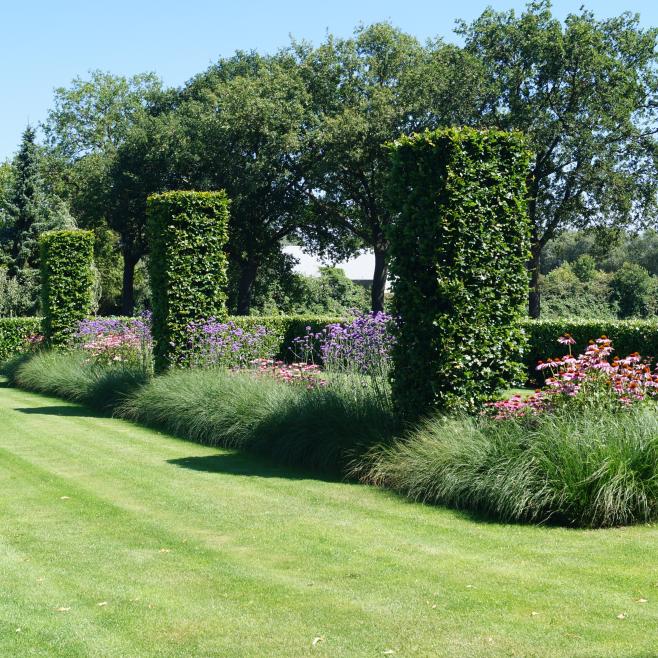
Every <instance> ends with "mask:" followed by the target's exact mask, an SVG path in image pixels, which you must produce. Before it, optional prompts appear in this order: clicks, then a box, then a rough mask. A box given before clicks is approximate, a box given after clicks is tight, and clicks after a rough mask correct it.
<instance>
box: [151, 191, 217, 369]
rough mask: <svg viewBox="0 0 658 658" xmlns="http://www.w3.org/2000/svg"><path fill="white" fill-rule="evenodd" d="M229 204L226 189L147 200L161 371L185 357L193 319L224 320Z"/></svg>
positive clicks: (157, 358)
mask: <svg viewBox="0 0 658 658" xmlns="http://www.w3.org/2000/svg"><path fill="white" fill-rule="evenodd" d="M228 206H229V201H228V198H227V197H226V194H225V193H224V192H223V191H222V192H166V193H164V194H154V195H152V196H150V197H149V198H148V201H147V213H148V222H147V231H148V237H149V244H150V247H151V254H150V258H149V275H150V280H151V291H152V301H153V339H154V358H155V368H156V370H157V371H162V370H164V369H166V368H168V367H169V366H171V365H173V364H175V363H180V362H181V360H184V357H185V354H186V348H187V326H188V324H189V323H190V322H198V321H200V320H206V319H208V318H219V319H224V318H226V285H227V278H226V268H227V257H226V253H225V250H224V248H225V246H226V242H227V239H228V218H229V213H228Z"/></svg>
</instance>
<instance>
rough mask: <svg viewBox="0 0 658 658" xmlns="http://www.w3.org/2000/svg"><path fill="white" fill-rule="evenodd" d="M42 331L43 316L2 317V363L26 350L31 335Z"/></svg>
mask: <svg viewBox="0 0 658 658" xmlns="http://www.w3.org/2000/svg"><path fill="white" fill-rule="evenodd" d="M40 332H41V318H0V363H2V362H3V361H5V360H6V359H8V358H10V357H12V356H15V355H17V354H21V353H22V352H25V351H26V350H27V347H28V343H27V340H28V338H29V337H30V336H33V335H34V334H38V333H40Z"/></svg>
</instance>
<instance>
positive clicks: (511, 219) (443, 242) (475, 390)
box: [389, 128, 530, 419]
mask: <svg viewBox="0 0 658 658" xmlns="http://www.w3.org/2000/svg"><path fill="white" fill-rule="evenodd" d="M389 148H390V149H391V157H392V169H391V176H390V183H389V184H390V199H391V203H392V206H393V209H394V210H395V211H396V212H397V213H398V216H397V219H396V221H395V222H394V224H393V226H392V229H391V233H390V243H391V264H390V269H391V274H392V278H393V292H394V305H395V313H396V315H397V316H398V318H399V326H398V329H397V332H398V336H397V345H396V347H395V349H394V354H393V363H394V368H393V376H392V377H393V379H392V385H393V395H394V399H395V401H396V403H397V405H398V408H399V411H400V412H401V413H402V415H403V416H405V417H406V418H408V419H414V418H418V417H420V416H423V415H425V414H426V413H429V412H431V411H432V410H433V409H438V410H441V411H445V410H450V409H467V410H471V409H474V408H477V406H478V405H479V404H481V403H482V401H483V400H484V399H485V398H487V397H488V396H490V395H491V394H492V393H494V392H495V390H496V389H497V388H499V387H503V386H505V385H507V384H508V383H509V382H510V381H512V380H513V379H514V378H516V377H520V376H521V374H522V368H521V366H520V364H519V361H520V357H521V352H522V348H523V344H524V335H523V331H522V330H521V329H520V328H519V323H518V321H519V319H520V318H521V317H522V316H523V313H524V310H523V308H524V303H525V299H526V295H527V291H528V275H527V272H526V261H527V259H528V255H529V233H530V228H529V223H528V218H527V215H526V183H525V181H526V175H527V172H528V170H529V158H530V154H529V153H528V151H527V149H526V145H525V141H524V139H523V137H522V135H520V134H518V133H508V132H502V131H478V130H474V129H470V128H461V129H456V128H450V129H442V130H437V131H433V132H425V133H422V134H415V135H411V136H409V137H402V138H400V139H399V140H397V141H396V142H394V143H393V144H390V145H389Z"/></svg>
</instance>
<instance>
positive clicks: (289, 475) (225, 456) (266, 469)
mask: <svg viewBox="0 0 658 658" xmlns="http://www.w3.org/2000/svg"><path fill="white" fill-rule="evenodd" d="M167 463H169V464H173V465H174V466H178V467H179V468H187V469H190V470H192V471H201V472H204V473H224V474H226V475H242V476H247V477H261V478H282V479H286V480H320V481H321V482H334V483H336V482H341V483H349V482H347V481H345V480H344V479H342V478H340V477H332V476H331V475H326V474H322V473H318V472H315V471H307V470H303V469H298V468H292V467H286V466H278V465H277V464H273V463H272V462H270V461H268V460H267V459H266V458H261V457H258V456H254V455H249V454H242V453H239V452H226V453H219V454H216V455H207V456H204V457H181V458H180V459H169V460H167Z"/></svg>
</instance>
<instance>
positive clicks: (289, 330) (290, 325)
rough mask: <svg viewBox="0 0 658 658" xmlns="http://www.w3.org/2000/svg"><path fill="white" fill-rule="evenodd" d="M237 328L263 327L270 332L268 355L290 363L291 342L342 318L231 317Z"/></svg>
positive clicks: (287, 316)
mask: <svg viewBox="0 0 658 658" xmlns="http://www.w3.org/2000/svg"><path fill="white" fill-rule="evenodd" d="M229 320H231V321H232V322H234V323H235V324H236V325H237V326H238V327H241V328H242V329H244V330H245V331H251V330H253V329H254V327H257V326H263V327H265V328H267V329H268V330H269V331H270V332H271V341H269V342H268V343H267V347H268V350H269V353H270V354H275V355H276V358H277V359H281V360H283V361H290V360H292V359H293V358H294V353H293V351H292V350H291V349H290V348H291V347H292V345H293V340H294V339H295V338H298V337H300V336H305V335H306V333H307V331H309V330H310V331H311V332H313V333H318V332H320V331H322V330H323V329H324V328H325V327H326V326H327V325H328V324H334V323H336V322H342V320H343V318H338V317H330V316H326V317H318V316H310V315H309V316H306V315H272V316H261V317H259V316H256V315H251V316H232V317H230V318H229Z"/></svg>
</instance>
